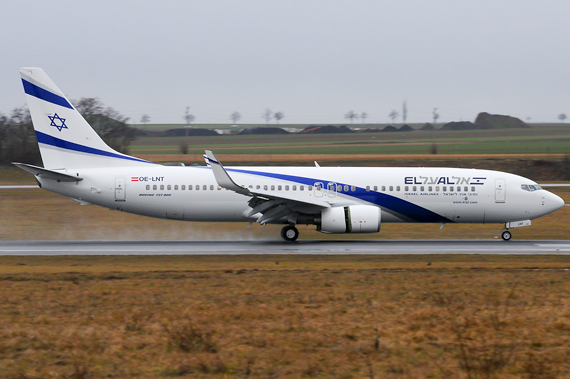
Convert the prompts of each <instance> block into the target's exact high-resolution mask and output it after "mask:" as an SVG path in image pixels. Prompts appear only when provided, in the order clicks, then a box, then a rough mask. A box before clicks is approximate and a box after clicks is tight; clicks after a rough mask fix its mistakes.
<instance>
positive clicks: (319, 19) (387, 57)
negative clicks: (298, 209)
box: [0, 0, 570, 123]
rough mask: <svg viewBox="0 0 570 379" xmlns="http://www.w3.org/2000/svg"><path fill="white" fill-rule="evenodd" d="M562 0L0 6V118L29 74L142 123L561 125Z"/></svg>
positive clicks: (565, 56) (207, 0) (569, 61)
mask: <svg viewBox="0 0 570 379" xmlns="http://www.w3.org/2000/svg"><path fill="white" fill-rule="evenodd" d="M569 17H570V1H568V0H545V1H538V0H535V1H527V0H512V1H502V0H477V1H463V0H461V1H460V0H454V1H451V0H450V1H443V0H430V1H426V0H418V1H411V0H410V1H407V0H399V1H396V0H394V1H382V0H376V1H355V0H352V1H333V0H322V1H317V0H315V1H311V0H302V1H296V0H286V1H278V0H276V1H269V0H239V1H237V0H236V1H218V0H204V1H189V0H179V1H168V0H166V1H160V2H158V1H146V0H136V1H121V0H113V1H111V0H98V1H58V0H52V1H26V0H18V1H6V2H4V3H3V5H2V12H0V25H1V29H0V45H1V47H2V54H1V56H2V59H0V83H1V86H0V112H2V113H4V114H6V113H9V112H10V111H11V110H12V109H13V108H14V107H17V106H21V105H24V104H25V98H24V95H23V90H22V86H21V82H20V78H19V74H18V68H19V67H24V66H38V67H42V68H43V69H44V70H45V71H46V72H47V73H48V75H49V76H50V77H51V78H52V80H53V81H54V82H55V83H56V84H57V85H58V87H59V88H60V89H61V90H62V91H63V92H64V93H65V94H66V96H67V97H68V98H70V99H78V98H80V97H98V98H99V99H101V100H102V101H103V102H104V103H105V104H106V105H108V106H111V107H113V108H115V109H116V110H118V111H119V112H120V113H122V114H124V115H125V116H128V117H130V118H131V121H132V122H139V121H140V119H141V116H142V115H143V114H145V113H146V114H148V115H149V116H150V118H151V122H152V123H182V122H183V115H184V111H185V109H186V107H187V106H190V107H191V113H192V114H194V115H195V116H196V121H195V122H196V123H228V122H230V119H229V116H230V114H231V113H232V112H234V111H238V112H240V113H241V115H242V119H241V121H240V122H244V123H262V122H263V120H262V118H261V114H262V113H263V111H264V110H265V109H266V108H268V109H270V110H272V111H274V112H275V111H282V112H283V113H284V114H285V118H284V119H283V120H282V121H281V122H282V123H341V122H346V120H345V119H344V114H346V113H347V112H348V111H350V110H354V111H355V112H358V113H361V112H366V113H368V115H369V116H368V118H367V119H366V121H367V122H381V123H385V122H389V121H390V119H389V117H388V114H389V113H390V111H391V110H393V109H395V110H397V111H398V112H400V113H401V109H402V103H403V102H404V100H406V101H407V107H408V122H426V121H430V120H431V118H432V110H433V108H435V107H437V108H438V112H439V113H440V114H441V118H440V121H444V122H447V121H459V120H474V118H475V117H476V115H477V113H479V112H481V111H486V112H489V113H499V114H509V115H513V116H516V117H519V118H521V119H523V120H528V118H530V121H531V122H539V121H543V122H555V121H557V116H558V115H559V114H560V113H563V112H564V113H567V114H568V115H569V116H570V96H568V88H569V84H570V19H569Z"/></svg>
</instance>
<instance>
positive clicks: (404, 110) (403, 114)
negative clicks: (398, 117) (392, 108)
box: [402, 100, 408, 124]
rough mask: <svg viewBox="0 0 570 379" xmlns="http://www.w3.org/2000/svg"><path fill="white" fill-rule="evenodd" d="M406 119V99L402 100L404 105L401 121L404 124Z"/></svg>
mask: <svg viewBox="0 0 570 379" xmlns="http://www.w3.org/2000/svg"><path fill="white" fill-rule="evenodd" d="M407 120H408V106H407V105H406V101H405V100H404V105H402V121H403V122H404V124H405V123H406V121H407Z"/></svg>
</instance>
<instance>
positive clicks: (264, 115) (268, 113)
mask: <svg viewBox="0 0 570 379" xmlns="http://www.w3.org/2000/svg"><path fill="white" fill-rule="evenodd" d="M271 116H272V113H271V110H269V108H267V109H265V112H263V113H262V114H261V118H262V119H264V120H265V125H269V120H271Z"/></svg>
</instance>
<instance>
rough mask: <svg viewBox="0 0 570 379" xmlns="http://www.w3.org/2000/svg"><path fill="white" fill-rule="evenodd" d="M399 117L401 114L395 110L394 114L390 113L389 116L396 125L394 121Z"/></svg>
mask: <svg viewBox="0 0 570 379" xmlns="http://www.w3.org/2000/svg"><path fill="white" fill-rule="evenodd" d="M399 115H400V114H399V113H398V112H397V111H396V110H395V109H394V110H393V111H392V112H390V114H389V115H388V116H389V117H390V118H391V119H392V124H393V123H394V120H395V119H396V118H398V116H399Z"/></svg>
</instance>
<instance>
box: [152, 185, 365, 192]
mask: <svg viewBox="0 0 570 379" xmlns="http://www.w3.org/2000/svg"><path fill="white" fill-rule="evenodd" d="M186 187H188V191H193V190H194V191H200V190H202V191H207V190H208V189H209V190H210V191H213V190H214V185H209V186H207V185H205V184H204V185H202V186H200V185H195V186H194V185H192V184H189V185H188V186H186V185H184V184H182V185H181V186H178V184H175V185H174V186H172V185H170V184H167V185H164V184H161V185H158V184H154V185H153V186H152V190H153V191H156V190H158V189H160V190H161V191H164V190H165V189H166V190H167V191H171V190H173V189H174V190H175V191H178V189H180V190H181V191H186ZM248 187H249V188H251V189H253V187H254V186H253V185H249V186H248ZM261 187H262V186H261V185H259V184H258V185H256V186H255V188H256V189H261ZM276 187H277V191H283V188H285V191H289V188H290V189H291V190H292V191H297V189H298V190H299V191H304V190H305V187H307V190H308V191H312V190H313V186H303V185H300V186H296V185H293V186H291V187H289V186H275V185H272V186H268V185H264V186H263V189H264V190H266V191H267V190H271V191H275V188H276ZM150 188H151V186H150V184H147V185H146V190H147V191H150ZM217 188H218V191H219V190H221V189H222V187H220V186H218V187H217ZM351 188H352V191H356V187H355V186H352V187H351ZM345 191H348V186H345Z"/></svg>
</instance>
